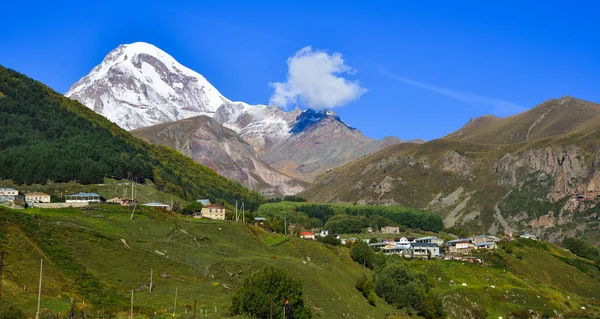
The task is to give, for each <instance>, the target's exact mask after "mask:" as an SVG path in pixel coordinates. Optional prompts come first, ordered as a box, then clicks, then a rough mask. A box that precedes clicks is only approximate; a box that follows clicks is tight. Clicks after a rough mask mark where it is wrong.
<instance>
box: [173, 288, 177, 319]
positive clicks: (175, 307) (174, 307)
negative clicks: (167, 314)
mask: <svg viewBox="0 0 600 319" xmlns="http://www.w3.org/2000/svg"><path fill="white" fill-rule="evenodd" d="M176 309H177V288H175V305H174V306H173V318H175V310H176Z"/></svg>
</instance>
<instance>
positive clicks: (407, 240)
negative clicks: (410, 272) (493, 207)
mask: <svg viewBox="0 0 600 319" xmlns="http://www.w3.org/2000/svg"><path fill="white" fill-rule="evenodd" d="M369 230H370V233H375V232H374V231H373V230H372V229H369ZM377 233H378V234H381V235H398V236H399V235H400V234H401V232H400V227H393V226H386V227H381V230H380V231H379V232H377ZM299 236H300V238H303V239H307V240H317V239H318V237H325V236H333V237H334V238H336V239H338V240H340V242H341V244H342V245H346V246H351V245H353V244H354V243H355V242H357V241H358V240H359V239H357V238H354V237H350V238H342V237H341V236H340V235H335V234H334V235H330V234H329V232H328V231H327V230H321V231H320V232H318V233H313V232H300V233H299ZM519 238H526V239H530V240H538V238H537V236H535V235H532V234H529V233H525V234H523V235H520V236H519ZM361 240H362V241H364V242H365V243H367V244H368V245H369V247H371V248H372V249H373V250H374V251H376V252H380V253H383V254H388V255H392V254H393V255H399V256H402V257H405V258H423V259H443V260H455V261H465V262H476V263H482V262H483V260H481V259H480V258H478V257H474V256H472V253H474V252H477V251H485V250H495V249H497V248H498V244H497V243H498V242H500V241H502V240H510V238H499V237H497V236H492V235H485V234H481V235H474V236H471V237H467V238H456V239H452V240H448V241H444V240H443V239H441V238H438V237H435V236H424V237H408V236H407V237H397V236H395V237H390V238H388V239H384V240H382V241H375V240H374V238H373V239H361ZM374 241H375V242H374Z"/></svg>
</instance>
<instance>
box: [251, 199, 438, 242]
mask: <svg viewBox="0 0 600 319" xmlns="http://www.w3.org/2000/svg"><path fill="white" fill-rule="evenodd" d="M255 215H256V216H260V217H267V218H269V219H270V221H271V223H273V222H274V221H276V224H275V225H276V226H278V225H279V224H281V228H283V220H284V219H285V220H286V221H287V222H288V223H295V224H297V225H300V226H302V227H303V228H305V229H310V228H318V227H320V226H323V227H324V228H326V229H327V230H329V232H331V233H337V234H350V233H360V232H361V231H363V230H364V229H366V228H368V227H371V228H373V229H379V228H381V227H384V226H399V227H404V228H413V229H422V230H425V231H432V232H439V231H441V230H442V229H443V227H444V223H443V221H442V218H441V217H440V216H439V215H437V214H433V213H429V212H426V211H421V210H417V209H413V208H408V207H402V206H377V205H347V204H315V203H302V202H278V203H266V204H263V205H261V206H260V207H259V209H258V211H257V212H256V213H255Z"/></svg>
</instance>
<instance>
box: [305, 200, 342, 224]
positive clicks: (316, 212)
mask: <svg viewBox="0 0 600 319" xmlns="http://www.w3.org/2000/svg"><path fill="white" fill-rule="evenodd" d="M297 211H299V212H303V213H305V214H306V216H308V217H310V218H318V219H320V220H321V221H322V222H323V223H325V222H326V221H327V220H328V219H329V218H331V216H333V215H334V212H333V209H332V208H331V206H330V205H320V204H309V205H302V206H300V207H298V208H297Z"/></svg>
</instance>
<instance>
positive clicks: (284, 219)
mask: <svg viewBox="0 0 600 319" xmlns="http://www.w3.org/2000/svg"><path fill="white" fill-rule="evenodd" d="M283 231H284V232H285V234H286V235H287V219H286V218H285V217H283Z"/></svg>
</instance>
